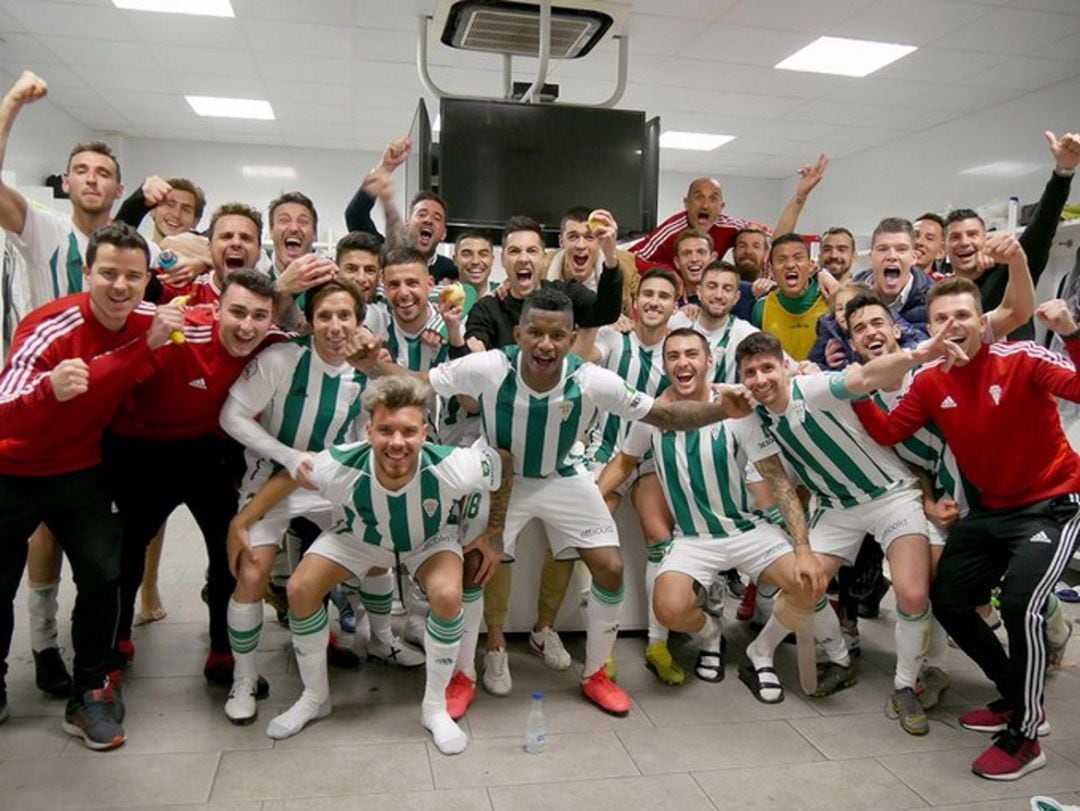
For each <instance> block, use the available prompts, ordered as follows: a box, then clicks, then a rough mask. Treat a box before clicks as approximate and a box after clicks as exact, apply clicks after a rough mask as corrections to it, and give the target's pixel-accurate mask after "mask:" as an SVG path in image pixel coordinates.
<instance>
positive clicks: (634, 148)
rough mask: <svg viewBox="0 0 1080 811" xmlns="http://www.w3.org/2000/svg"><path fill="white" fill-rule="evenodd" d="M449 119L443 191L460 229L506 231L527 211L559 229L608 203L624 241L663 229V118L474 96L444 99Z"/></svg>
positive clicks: (443, 143)
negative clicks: (572, 216)
mask: <svg viewBox="0 0 1080 811" xmlns="http://www.w3.org/2000/svg"><path fill="white" fill-rule="evenodd" d="M440 115H441V119H442V124H441V127H440V135H439V172H438V189H439V193H440V194H441V195H442V196H443V197H444V198H445V199H446V202H447V205H448V207H449V210H450V211H449V221H450V225H451V226H458V227H466V226H467V227H474V228H476V227H478V228H491V229H498V228H500V227H501V226H502V225H503V224H504V223H505V222H506V220H507V219H508V218H509V217H511V216H512V215H515V214H525V215H527V216H530V217H532V218H533V219H536V220H538V221H539V222H540V223H541V224H542V225H543V226H544V228H545V230H548V231H552V232H553V231H558V228H559V220H560V218H561V217H562V214H563V213H564V212H565V211H566V210H567V209H569V208H572V207H574V206H587V207H590V208H606V209H609V210H610V211H611V212H612V214H614V216H615V219H616V220H617V221H618V223H619V231H620V235H621V236H623V237H626V236H629V235H631V234H636V233H642V232H645V231H649V230H651V229H652V228H653V227H654V226H655V224H656V196H657V182H658V176H659V148H658V144H657V143H650V138H651V139H652V140H653V141H655V140H656V139H657V138H658V137H659V119H654V120H653V122H650V126H649V127H647V126H646V123H645V114H644V113H642V112H637V111H633V110H613V109H608V108H596V107H577V106H571V105H557V104H519V103H513V102H501V101H481V100H465V99H443V100H442V102H441V107H440ZM654 122H655V124H654Z"/></svg>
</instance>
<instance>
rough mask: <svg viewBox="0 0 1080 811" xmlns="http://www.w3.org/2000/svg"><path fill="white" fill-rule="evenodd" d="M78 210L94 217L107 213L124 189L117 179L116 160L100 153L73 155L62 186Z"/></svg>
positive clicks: (77, 153) (89, 152)
mask: <svg viewBox="0 0 1080 811" xmlns="http://www.w3.org/2000/svg"><path fill="white" fill-rule="evenodd" d="M62 186H63V189H64V191H65V192H66V193H67V194H68V196H69V197H70V198H71V205H72V207H73V208H75V209H76V210H78V211H82V212H84V213H86V214H88V215H91V216H96V215H100V214H104V213H107V212H108V211H109V210H110V209H111V208H112V204H113V202H114V201H115V200H117V199H119V197H120V195H121V194H123V191H124V187H123V186H122V185H120V181H119V180H117V172H116V161H114V160H113V159H112V158H110V157H109V156H108V155H103V154H101V153H100V152H92V151H86V152H76V153H75V154H74V155H72V156H71V161H70V162H69V163H68V170H67V174H66V175H64V180H63V183H62Z"/></svg>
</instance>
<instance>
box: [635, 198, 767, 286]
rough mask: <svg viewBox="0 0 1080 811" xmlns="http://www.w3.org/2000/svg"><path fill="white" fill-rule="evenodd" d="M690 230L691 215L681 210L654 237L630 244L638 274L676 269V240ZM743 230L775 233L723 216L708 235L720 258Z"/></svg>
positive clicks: (765, 227)
mask: <svg viewBox="0 0 1080 811" xmlns="http://www.w3.org/2000/svg"><path fill="white" fill-rule="evenodd" d="M689 227H690V218H689V216H688V215H687V213H686V212H685V211H680V212H678V213H677V214H672V215H671V216H670V217H668V218H667V219H666V220H664V221H663V222H662V223H660V225H659V226H657V228H656V230H654V231H653V232H652V233H651V234H648V235H647V236H644V237H642V238H641V239H640V240H638V241H637V242H635V243H634V244H633V245H631V246H630V253H632V254H634V261H635V262H636V263H637V268H638V273H644V272H645V271H647V270H648V269H649V268H651V267H655V266H657V265H663V266H664V267H666V268H667V269H668V270H675V239H676V238H677V237H678V236H679V234H681V233H682V232H683V231H685V230H686V229H687V228H689ZM743 228H759V229H761V230H762V231H764V232H765V233H766V234H771V233H772V229H771V228H769V227H768V226H767V225H762V224H761V223H756V222H751V221H750V220H743V219H739V218H738V217H729V216H727V215H726V214H721V215H720V216H719V217H718V218H717V219H716V221H715V222H714V223H713V224H712V225H711V226H709V236H710V237H712V241H713V246H714V247H715V248H716V256H717V257H718V258H720V259H723V258H724V254H726V253H727V252H728V248H730V247H731V246H732V245H734V244H735V235H736V234H737V233H739V231H740V230H742V229H743Z"/></svg>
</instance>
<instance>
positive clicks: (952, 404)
mask: <svg viewBox="0 0 1080 811" xmlns="http://www.w3.org/2000/svg"><path fill="white" fill-rule="evenodd" d="M940 407H941V408H942V409H946V408H956V400H954V399H953V398H952V397H951V396H949V395H945V399H944V400H942V401H941V406H940Z"/></svg>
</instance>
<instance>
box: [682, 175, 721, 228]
mask: <svg viewBox="0 0 1080 811" xmlns="http://www.w3.org/2000/svg"><path fill="white" fill-rule="evenodd" d="M683 205H684V206H685V208H686V216H687V219H688V220H689V223H690V227H691V228H701V229H703V230H706V231H707V230H708V229H709V227H710V226H711V225H712V224H713V223H714V222H716V219H717V218H718V217H719V216H720V213H721V212H722V211H723V210H724V190H723V189H722V188H721V187H720V181H718V180H716V179H715V178H712V177H699V178H697V179H695V180H694V182H692V183H691V184H690V188H689V189H687V192H686V197H684V198H683Z"/></svg>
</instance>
